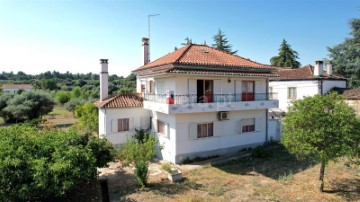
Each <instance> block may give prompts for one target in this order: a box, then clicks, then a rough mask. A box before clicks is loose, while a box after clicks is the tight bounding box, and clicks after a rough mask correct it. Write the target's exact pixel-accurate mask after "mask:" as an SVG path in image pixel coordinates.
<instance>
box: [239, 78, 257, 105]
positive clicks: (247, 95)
mask: <svg viewBox="0 0 360 202" xmlns="http://www.w3.org/2000/svg"><path fill="white" fill-rule="evenodd" d="M254 89H255V81H242V101H253V100H254V91H255V90H254Z"/></svg>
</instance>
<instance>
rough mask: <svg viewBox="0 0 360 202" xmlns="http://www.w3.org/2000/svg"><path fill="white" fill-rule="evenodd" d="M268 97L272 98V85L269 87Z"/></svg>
mask: <svg viewBox="0 0 360 202" xmlns="http://www.w3.org/2000/svg"><path fill="white" fill-rule="evenodd" d="M269 99H274V96H273V87H269Z"/></svg>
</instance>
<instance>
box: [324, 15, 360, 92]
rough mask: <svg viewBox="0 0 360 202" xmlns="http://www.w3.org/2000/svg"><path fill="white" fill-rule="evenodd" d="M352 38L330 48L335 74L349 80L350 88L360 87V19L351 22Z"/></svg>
mask: <svg viewBox="0 0 360 202" xmlns="http://www.w3.org/2000/svg"><path fill="white" fill-rule="evenodd" d="M349 24H350V28H351V32H350V34H351V37H350V38H346V39H345V40H344V42H342V43H340V44H338V45H335V46H333V47H332V48H330V47H328V51H329V56H330V59H331V60H332V64H333V67H334V73H336V74H338V75H341V76H343V77H345V78H348V79H349V85H350V87H357V86H360V19H359V18H357V19H352V20H351V21H350V23H349Z"/></svg>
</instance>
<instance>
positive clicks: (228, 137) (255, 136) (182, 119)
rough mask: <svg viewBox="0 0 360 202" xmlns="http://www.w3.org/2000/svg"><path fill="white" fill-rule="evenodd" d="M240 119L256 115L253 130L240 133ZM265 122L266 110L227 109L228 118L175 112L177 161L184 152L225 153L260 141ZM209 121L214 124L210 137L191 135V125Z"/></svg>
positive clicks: (211, 114)
mask: <svg viewBox="0 0 360 202" xmlns="http://www.w3.org/2000/svg"><path fill="white" fill-rule="evenodd" d="M244 118H257V120H258V121H257V123H256V131H255V132H250V133H241V120H242V119H244ZM266 121H267V118H266V110H249V111H231V112H230V113H229V120H224V121H219V120H218V119H217V113H216V112H215V113H214V112H213V113H194V114H178V115H176V155H177V161H178V162H181V161H182V160H184V158H186V157H185V156H186V154H190V155H192V154H195V156H197V155H199V156H203V155H205V156H206V153H205V154H204V152H207V151H214V150H218V151H220V153H221V150H224V152H225V149H227V148H232V147H239V146H244V147H248V146H251V145H256V144H262V143H264V142H265V135H266ZM210 122H213V123H214V137H208V138H200V139H196V138H194V136H193V135H192V134H191V129H190V127H191V125H192V124H198V123H210ZM238 150H239V149H238ZM238 150H237V151H238ZM179 156H181V157H180V158H179ZM193 157H194V156H193Z"/></svg>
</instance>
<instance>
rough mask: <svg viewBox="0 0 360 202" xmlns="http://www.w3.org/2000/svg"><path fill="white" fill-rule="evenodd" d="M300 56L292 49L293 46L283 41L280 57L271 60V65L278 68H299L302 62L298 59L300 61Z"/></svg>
mask: <svg viewBox="0 0 360 202" xmlns="http://www.w3.org/2000/svg"><path fill="white" fill-rule="evenodd" d="M298 55H299V54H298V53H297V52H296V51H294V50H293V49H292V48H291V45H290V44H288V43H287V41H286V40H285V39H283V41H282V43H281V45H280V48H279V55H277V56H274V57H272V58H271V59H270V62H271V65H274V66H278V67H288V68H292V69H294V68H299V67H300V65H301V64H300V62H299V61H297V60H296V59H299V56H298Z"/></svg>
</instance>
